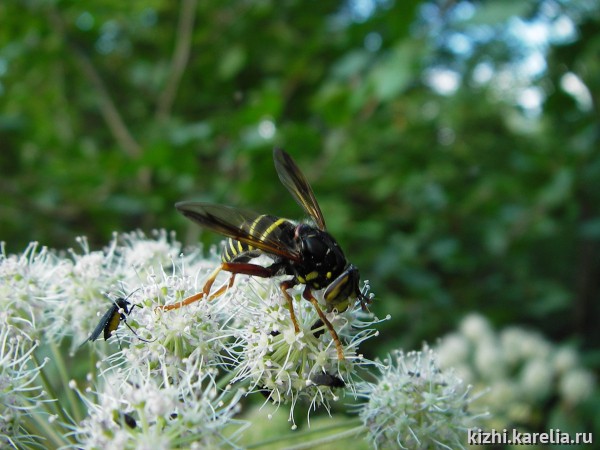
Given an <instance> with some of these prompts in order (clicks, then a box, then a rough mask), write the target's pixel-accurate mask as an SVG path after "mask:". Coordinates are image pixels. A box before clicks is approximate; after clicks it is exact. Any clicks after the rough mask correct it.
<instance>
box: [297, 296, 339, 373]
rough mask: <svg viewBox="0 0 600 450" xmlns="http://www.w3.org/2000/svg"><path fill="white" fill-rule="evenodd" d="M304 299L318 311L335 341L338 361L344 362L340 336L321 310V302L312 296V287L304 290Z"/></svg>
mask: <svg viewBox="0 0 600 450" xmlns="http://www.w3.org/2000/svg"><path fill="white" fill-rule="evenodd" d="M302 297H304V298H305V299H306V300H308V301H309V302H311V303H312V305H313V306H314V307H315V309H316V310H317V314H318V315H319V318H320V319H321V321H322V322H323V323H324V324H325V326H326V327H327V329H328V330H329V334H331V338H332V339H333V342H334V344H335V349H336V350H337V356H338V360H340V361H343V360H344V350H343V349H342V342H341V341H340V338H339V336H338V334H337V333H336V332H335V329H334V328H333V325H331V322H330V321H329V320H328V319H327V317H326V316H325V313H324V312H323V311H322V310H321V307H320V306H319V302H318V301H317V299H316V298H315V297H314V296H313V295H312V292H311V291H310V287H309V286H308V285H307V286H306V288H305V289H304V292H303V293H302Z"/></svg>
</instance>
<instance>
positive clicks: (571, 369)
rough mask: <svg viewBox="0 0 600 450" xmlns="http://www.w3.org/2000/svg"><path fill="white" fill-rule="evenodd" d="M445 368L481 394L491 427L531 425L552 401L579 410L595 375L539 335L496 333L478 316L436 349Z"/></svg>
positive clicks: (516, 329) (510, 330)
mask: <svg viewBox="0 0 600 450" xmlns="http://www.w3.org/2000/svg"><path fill="white" fill-rule="evenodd" d="M436 352H437V353H438V355H439V358H438V361H439V363H440V367H442V368H445V367H453V368H454V369H455V370H456V372H457V374H458V375H459V376H460V377H461V378H462V379H463V380H465V382H467V383H470V384H472V385H473V386H475V387H476V388H478V389H485V388H486V387H488V388H489V392H488V393H487V394H486V395H485V396H483V398H482V399H483V400H485V404H486V406H487V408H488V409H489V412H490V419H489V420H490V422H489V426H490V427H492V428H495V429H503V428H506V427H509V426H511V425H514V424H522V425H525V424H529V423H531V422H532V421H534V420H536V419H535V418H536V417H538V416H539V415H540V413H543V408H544V403H545V402H546V401H548V400H550V399H551V398H552V397H553V396H558V398H559V399H560V400H561V401H562V402H563V403H564V404H565V406H575V405H577V404H578V403H580V402H582V401H583V400H585V399H586V398H588V396H589V395H590V394H591V393H592V391H593V390H594V386H595V381H594V376H593V374H592V373H591V372H589V371H588V370H586V369H584V368H582V367H581V365H580V364H579V362H578V357H577V353H576V351H575V350H574V349H573V348H571V347H568V346H560V347H556V346H554V345H553V344H551V343H550V342H548V341H547V340H546V339H544V338H543V337H542V336H541V335H540V334H538V333H535V332H532V331H528V330H525V329H523V328H519V327H514V326H513V327H509V328H505V329H503V330H501V331H499V332H495V331H494V330H493V329H492V327H491V325H490V323H489V322H488V320H487V319H486V318H484V317H483V316H481V315H478V314H471V315H469V316H467V317H465V318H464V319H463V321H462V323H461V325H460V327H459V330H458V331H457V332H455V333H452V334H449V335H447V336H445V337H444V338H442V339H441V341H440V343H439V345H438V346H437V347H436Z"/></svg>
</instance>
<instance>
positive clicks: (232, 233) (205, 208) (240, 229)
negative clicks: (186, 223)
mask: <svg viewBox="0 0 600 450" xmlns="http://www.w3.org/2000/svg"><path fill="white" fill-rule="evenodd" d="M175 207H176V208H177V210H178V211H179V212H181V213H182V214H183V215H184V216H186V217H187V218H189V219H191V220H193V221H194V222H196V223H198V224H200V225H202V226H203V227H206V228H208V229H209V230H212V231H214V232H216V233H219V234H222V235H224V236H227V237H230V238H232V239H235V240H236V241H241V242H244V243H246V244H248V245H252V246H254V247H256V248H258V249H260V250H262V251H264V252H266V253H270V254H272V255H277V256H281V257H283V258H286V259H290V260H292V261H299V260H300V252H299V251H298V250H296V249H294V248H292V247H291V246H290V244H289V243H286V242H285V241H284V240H282V239H279V237H278V233H265V232H264V231H263V230H259V229H258V228H256V229H255V228H254V227H252V226H251V224H252V223H256V222H257V220H259V219H260V218H261V217H262V216H261V215H260V214H257V213H255V212H252V211H247V210H243V209H239V208H233V207H231V206H223V205H215V204H213V203H203V202H179V203H177V204H176V205H175ZM281 220H284V219H281Z"/></svg>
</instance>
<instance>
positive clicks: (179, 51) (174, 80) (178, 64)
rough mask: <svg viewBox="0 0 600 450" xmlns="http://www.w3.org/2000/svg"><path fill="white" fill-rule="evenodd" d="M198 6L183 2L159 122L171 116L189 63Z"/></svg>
mask: <svg viewBox="0 0 600 450" xmlns="http://www.w3.org/2000/svg"><path fill="white" fill-rule="evenodd" d="M196 5H197V0H181V10H180V13H179V23H178V24H177V37H176V42H175V50H174V52H173V57H172V59H171V70H170V72H169V78H168V79H167V83H166V85H165V88H164V90H163V91H162V93H161V94H160V97H159V99H158V104H157V107H156V119H157V121H158V122H164V121H165V120H167V119H168V117H169V116H170V114H171V108H172V107H173V102H174V101H175V94H176V93H177V88H178V87H179V83H180V81H181V77H182V76H183V73H184V71H185V68H186V66H187V63H188V61H189V57H190V49H191V46H192V34H193V31H194V17H195V15H196Z"/></svg>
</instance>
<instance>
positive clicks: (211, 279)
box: [155, 265, 235, 311]
mask: <svg viewBox="0 0 600 450" xmlns="http://www.w3.org/2000/svg"><path fill="white" fill-rule="evenodd" d="M221 270H223V265H220V266H219V267H217V268H216V269H215V270H214V271H213V272H212V273H211V274H210V275H209V277H208V279H207V280H206V283H204V287H203V288H202V291H201V292H198V293H197V294H194V295H191V296H189V297H188V298H185V299H183V300H181V301H180V302H177V303H172V304H170V305H162V306H157V307H156V308H155V309H162V310H164V311H170V310H172V309H179V308H181V307H182V306H186V305H189V304H191V303H194V302H197V301H198V300H201V299H202V298H204V297H207V300H212V299H213V298H215V297H218V296H219V295H221V294H223V292H225V291H226V290H227V289H229V288H230V287H231V286H232V285H233V281H234V280H235V273H234V274H232V276H231V278H230V280H229V283H227V284H226V285H225V286H221V287H220V288H219V289H218V290H217V292H215V293H214V294H212V295H210V296H209V294H210V289H211V288H212V285H213V283H214V282H215V280H216V278H217V275H218V274H219V272H220V271H221Z"/></svg>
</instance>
